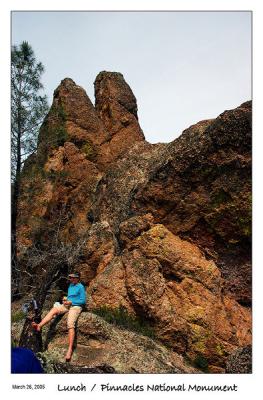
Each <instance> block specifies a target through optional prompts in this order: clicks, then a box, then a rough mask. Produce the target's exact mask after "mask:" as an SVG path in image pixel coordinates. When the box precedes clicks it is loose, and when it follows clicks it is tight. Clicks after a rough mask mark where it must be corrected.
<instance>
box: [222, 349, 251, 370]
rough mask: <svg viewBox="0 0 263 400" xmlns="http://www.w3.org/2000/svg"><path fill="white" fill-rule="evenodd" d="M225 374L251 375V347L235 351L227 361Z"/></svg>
mask: <svg viewBox="0 0 263 400" xmlns="http://www.w3.org/2000/svg"><path fill="white" fill-rule="evenodd" d="M226 373H229V374H249V373H252V346H251V345H249V346H246V347H241V348H239V349H237V350H236V351H235V352H234V353H233V354H230V356H229V357H228V359H227V362H226Z"/></svg>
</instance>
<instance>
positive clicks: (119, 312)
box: [92, 306, 155, 339]
mask: <svg viewBox="0 0 263 400" xmlns="http://www.w3.org/2000/svg"><path fill="white" fill-rule="evenodd" d="M92 312H93V313H94V314H97V315H99V316H100V317H102V318H104V319H105V321H107V322H109V323H110V324H114V325H116V326H119V327H121V328H124V329H127V330H130V331H132V332H136V333H140V334H141V335H143V336H148V337H150V338H152V339H154V338H155V333H154V330H153V328H152V327H151V326H150V325H149V324H148V323H147V322H146V321H143V320H142V319H140V318H138V317H134V316H132V315H130V314H129V313H128V311H127V310H126V309H125V308H124V307H119V308H110V307H107V306H103V307H99V308H95V309H93V310H92Z"/></svg>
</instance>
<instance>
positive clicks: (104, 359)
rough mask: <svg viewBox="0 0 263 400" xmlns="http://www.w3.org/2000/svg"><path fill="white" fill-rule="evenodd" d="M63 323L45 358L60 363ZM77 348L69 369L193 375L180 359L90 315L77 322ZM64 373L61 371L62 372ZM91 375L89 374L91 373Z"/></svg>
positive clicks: (63, 331)
mask: <svg viewBox="0 0 263 400" xmlns="http://www.w3.org/2000/svg"><path fill="white" fill-rule="evenodd" d="M65 335H67V326H66V319H62V320H61V321H60V322H59V324H58V326H57V329H56V332H55V336H54V337H53V338H52V341H50V342H49V344H48V349H47V350H46V352H45V357H47V358H49V359H52V358H53V360H56V362H63V361H64V357H65V354H64V353H65V351H66V347H67V344H66V343H65V340H64V338H65ZM77 335H78V337H77V347H76V349H75V351H74V353H73V357H72V361H71V365H72V366H73V368H72V369H74V366H77V367H78V368H81V369H82V368H85V367H86V368H87V367H89V368H92V369H94V370H96V368H97V369H99V366H101V365H102V366H103V365H104V366H105V365H106V366H107V367H108V368H107V371H109V370H110V369H111V371H114V372H115V373H126V374H132V373H197V372H199V371H198V370H197V369H195V368H193V367H191V366H189V365H187V364H186V363H185V362H184V360H183V357H181V356H179V355H178V354H176V353H174V352H173V351H171V350H170V349H167V348H166V347H165V346H163V345H161V344H160V343H157V342H156V341H154V340H152V339H150V338H148V337H146V336H142V335H140V334H137V333H134V332H131V331H127V330H123V329H120V328H118V327H117V326H114V325H111V324H108V323H107V322H105V321H104V320H103V319H102V318H100V317H99V316H97V315H95V314H92V313H82V314H81V316H80V318H79V323H78V332H77ZM63 372H64V371H63ZM91 372H93V371H92V370H91Z"/></svg>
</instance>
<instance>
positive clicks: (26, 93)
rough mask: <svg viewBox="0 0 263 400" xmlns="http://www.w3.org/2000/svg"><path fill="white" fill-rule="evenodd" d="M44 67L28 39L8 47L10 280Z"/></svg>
mask: <svg viewBox="0 0 263 400" xmlns="http://www.w3.org/2000/svg"><path fill="white" fill-rule="evenodd" d="M43 72H44V67H43V64H42V63H41V62H37V61H36V58H35V55H34V51H33V49H32V47H31V46H30V45H29V44H28V42H22V43H21V44H20V45H19V46H12V53H11V182H12V223H11V234H12V279H13V281H16V283H17V279H18V274H17V257H16V251H17V249H16V225H17V205H18V198H19V193H20V176H21V171H22V169H23V164H24V161H25V160H26V158H27V157H28V156H29V155H30V154H32V153H33V152H34V151H35V150H36V146H37V136H38V130H39V127H40V125H41V123H42V121H43V118H44V117H45V115H46V113H47V111H48V103H47V97H46V96H45V95H43V96H41V95H40V92H41V90H42V89H43V85H42V84H41V82H40V78H41V75H42V74H43Z"/></svg>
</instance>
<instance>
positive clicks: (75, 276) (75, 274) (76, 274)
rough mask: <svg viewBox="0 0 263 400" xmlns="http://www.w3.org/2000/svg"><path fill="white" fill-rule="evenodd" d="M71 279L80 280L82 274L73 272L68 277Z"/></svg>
mask: <svg viewBox="0 0 263 400" xmlns="http://www.w3.org/2000/svg"><path fill="white" fill-rule="evenodd" d="M68 277H69V278H80V274H79V273H78V272H73V273H72V274H69V275H68Z"/></svg>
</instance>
